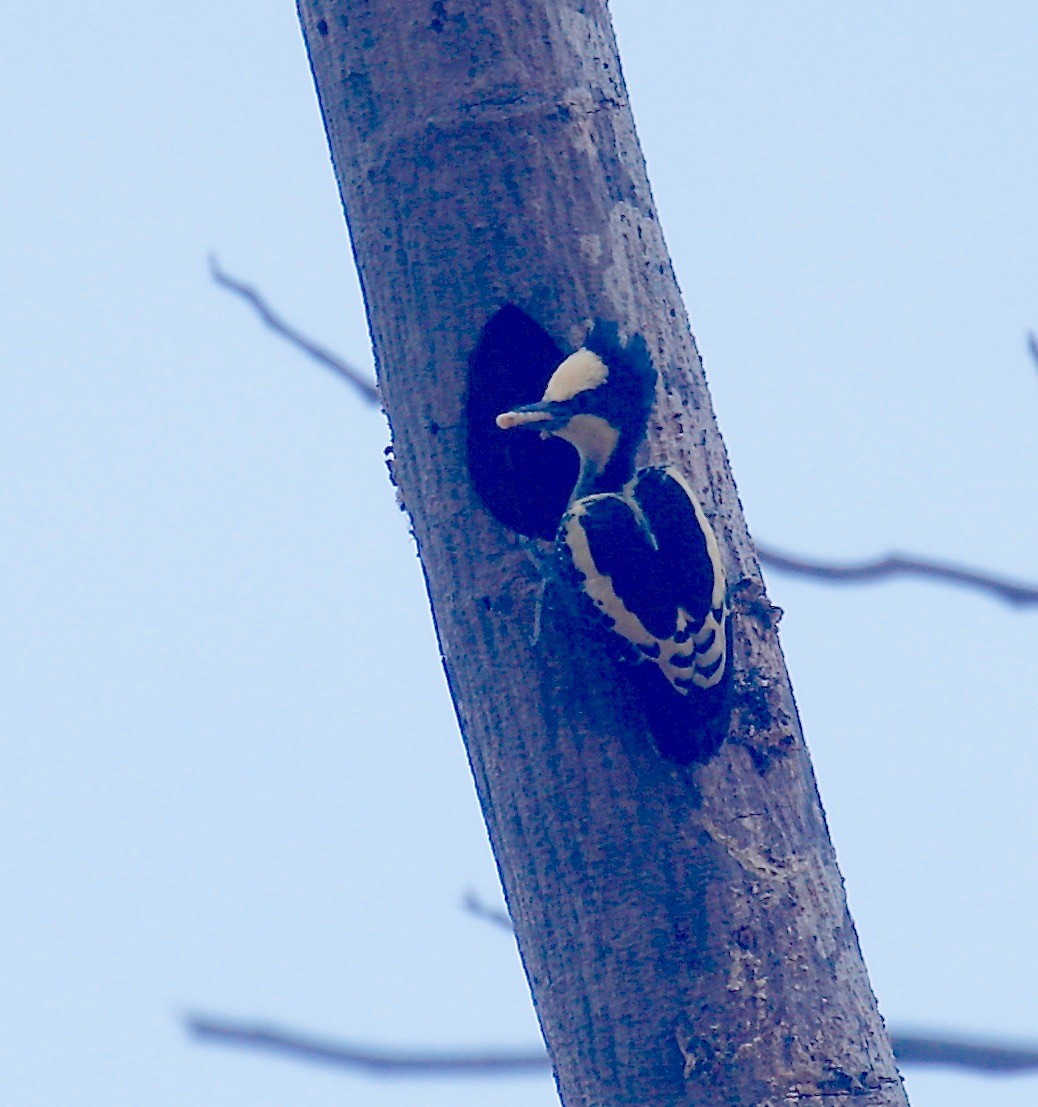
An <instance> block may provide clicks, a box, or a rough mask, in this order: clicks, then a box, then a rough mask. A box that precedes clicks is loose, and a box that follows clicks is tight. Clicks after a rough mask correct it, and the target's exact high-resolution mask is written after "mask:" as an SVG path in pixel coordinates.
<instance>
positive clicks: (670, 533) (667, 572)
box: [630, 468, 725, 629]
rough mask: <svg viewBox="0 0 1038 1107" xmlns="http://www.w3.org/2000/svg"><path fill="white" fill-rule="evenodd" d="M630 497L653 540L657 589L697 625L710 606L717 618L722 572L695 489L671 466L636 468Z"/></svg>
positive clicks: (721, 602) (719, 558)
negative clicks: (664, 593)
mask: <svg viewBox="0 0 1038 1107" xmlns="http://www.w3.org/2000/svg"><path fill="white" fill-rule="evenodd" d="M630 488H631V498H632V499H633V500H634V501H635V503H637V504H638V506H639V508H640V509H641V511H642V512H643V514H644V516H645V519H646V522H647V524H648V528H649V530H650V531H651V532H652V534H653V536H654V537H655V539H656V545H657V552H656V573H657V580H658V585H659V588H660V589H661V590H662V591H664V592H666V593H667V594H668V595H669V596H672V597H673V599H674V602H675V605H677V606H680V607H682V608H683V609H684V610H685V612H686V613H687V614H688V615H689V616H690V618H691V620H692V624H693V626H695V627H696V628H697V629H698V628H699V627H701V626H702V625H703V622H704V620H705V619H706V618H707V616H708V615H709V614H710V612H711V610H713V611H714V616H715V618H716V619H718V620H720V619H721V618H722V611H721V609H722V607H723V604H724V599H725V572H724V565H723V563H722V562H721V556H720V553H719V551H718V548H717V542H716V540H715V538H714V534H713V531H712V529H711V527H710V523H709V522H708V520H707V518H706V516H705V514H704V513H703V510H702V508H701V507H700V505H699V502H698V500H697V499H696V496H695V493H694V492H693V491H692V489H691V488H690V487H689V486H688V484H687V483H686V481H685V479H684V478H683V477H682V476H681V475H680V474H679V473H678V472H677V470H675V469H670V468H651V469H639V470H638V472H637V474H636V475H635V477H634V480H633V481H632V482H631V485H630Z"/></svg>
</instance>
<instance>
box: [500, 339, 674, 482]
mask: <svg viewBox="0 0 1038 1107" xmlns="http://www.w3.org/2000/svg"><path fill="white" fill-rule="evenodd" d="M655 383H656V371H655V370H654V369H653V367H652V363H651V361H650V360H649V357H648V352H647V350H646V349H645V343H644V341H643V340H642V339H641V338H640V337H638V338H633V339H631V340H630V341H629V342H628V343H627V344H626V345H623V344H621V343H620V340H619V336H618V333H617V327H616V324H615V323H613V324H609V323H596V324H595V326H594V328H593V329H592V331H591V333H590V334H589V335H588V336H587V338H586V339H585V342H584V345H583V346H581V348H580V349H579V350H577V351H575V352H574V353H572V354H570V355H569V357H567V358H566V359H565V360H564V361H563V362H562V363H561V364H560V365H559V366H558V368H557V369H556V370H555V372H554V373H552V375H551V379H550V380H549V381H548V386H547V388H546V389H545V390H544V395H543V396H542V397H541V399H540V400H539V401H538V402H537V403H534V404H525V405H523V406H521V407H516V408H513V409H512V410H511V411H503V412H502V413H501V414H500V415H498V417H497V425H498V426H499V427H500V428H501V429H502V430H512V429H514V428H517V427H519V428H523V427H525V428H527V429H529V430H535V431H539V432H540V434H541V437H542V438H547V437H548V436H549V435H554V436H555V437H556V438H561V439H563V440H564V441H566V442H569V443H570V444H571V445H572V446H574V447H575V448H576V450H577V452H578V453H579V454H580V463H581V480H580V482H579V483H578V486H577V491H578V492H580V493H581V494H586V493H587V492H588V491H589V490H590V487H591V484H593V482H594V481H595V480H596V478H597V477H598V476H599V475H600V474H602V473H604V472H605V471H606V470H607V469H614V470H616V477H617V480H618V482H619V483H618V484H617V487H619V486H620V485H622V484H623V483H624V481H626V480H627V479H628V478H629V476H630V475H631V473H632V472H633V468H634V454H635V451H636V450H637V449H638V446H639V445H640V444H641V442H642V440H643V439H644V437H645V432H646V428H647V426H648V421H649V412H650V411H651V409H652V402H653V397H654V393H655ZM613 483H616V482H615V481H614V482H613ZM575 494H576V493H575Z"/></svg>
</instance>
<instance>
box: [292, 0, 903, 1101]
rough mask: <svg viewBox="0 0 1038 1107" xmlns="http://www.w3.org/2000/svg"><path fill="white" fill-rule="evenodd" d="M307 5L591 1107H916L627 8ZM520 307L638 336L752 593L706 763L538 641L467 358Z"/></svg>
mask: <svg viewBox="0 0 1038 1107" xmlns="http://www.w3.org/2000/svg"><path fill="white" fill-rule="evenodd" d="M299 9H300V16H301V20H302V24H303V28H304V32H305V36H306V41H307V45H308V48H309V52H310V58H311V64H312V67H313V71H314V76H315V80H316V84H317V89H318V94H319V98H320V101H321V107H322V110H323V113H324V121H325V126H326V128H327V132H328V136H329V140H330V144H331V149H332V155H333V159H334V163H335V168H336V171H337V174H338V179H339V184H340V188H341V191H342V197H343V202H344V205H345V208H346V212H347V216H348V221H349V226H350V231H351V234H352V239H353V249H354V253H355V256H356V261H357V266H358V269H359V271H360V277H361V281H362V284H363V289H364V295H365V298H366V302H367V309H368V318H369V323H370V327H371V336H372V341H373V345H374V351H375V357H376V362H377V365H378V370H379V381H380V387H381V390H382V397H383V401H384V404H385V408H386V411H387V413H388V415H389V420H390V425H391V428H392V435H393V450H394V454H395V462H394V465H393V472H394V476H395V480H396V482H397V484H398V487H399V490H400V494H401V496H402V499H403V503H404V504H405V506H406V508H407V510H408V511H409V512H410V515H411V519H412V520H413V526H414V534H415V538H416V540H417V543H418V548H419V552H420V555H421V559H422V565H423V568H424V571H425V575H426V580H427V583H428V589H429V595H430V598H431V601H432V606H433V611H434V616H435V620H436V626H437V631H438V634H439V639H440V644H441V649H442V652H443V657H444V663H445V666H446V670H447V674H448V679H449V681H450V685H451V689H452V692H453V695H454V700H455V704H456V706H457V712H458V718H459V720H460V723H461V729H462V732H463V734H464V738H465V742H466V745H467V748H468V753H469V758H470V761H471V765H472V771H473V774H474V776H475V780H476V786H477V788H478V790H479V796H480V800H481V802H482V805H483V811H484V814H485V816H486V822H487V827H488V829H489V832H490V837H491V841H492V844H493V848H494V853H495V856H496V858H497V862H498V866H499V868H500V872H501V878H502V881H503V884H504V889H505V894H506V896H507V900H508V905H509V909H510V911H511V914H512V918H513V920H514V923H515V927H516V931H517V934H518V938H519V945H520V949H521V952H522V956H523V962H524V964H525V967H526V972H527V975H528V977H529V981H530V986H531V989H532V991H533V995H534V999H535V1003H536V1007H537V1012H538V1015H539V1017H540V1020H541V1025H542V1028H543V1031H544V1035H545V1038H546V1040H547V1042H548V1046H549V1050H550V1052H551V1056H552V1060H553V1063H554V1066H555V1071H556V1077H557V1081H558V1085H559V1089H560V1093H561V1096H562V1099H563V1102H564V1103H566V1104H567V1105H576V1104H588V1105H591V1104H594V1105H604V1104H640V1105H643V1107H649V1105H660V1107H663V1105H667V1107H673V1105H675V1104H693V1103H694V1104H698V1105H720V1104H743V1105H746V1107H750V1105H763V1104H796V1103H801V1102H803V1103H810V1104H813V1105H818V1104H845V1103H847V1102H848V1101H854V1102H860V1103H867V1104H876V1105H878V1104H884V1105H886V1104H890V1105H894V1104H905V1103H906V1099H905V1096H904V1092H903V1090H902V1087H901V1082H900V1079H899V1077H898V1075H897V1072H896V1069H895V1067H894V1062H893V1057H892V1054H891V1051H890V1046H889V1042H888V1040H887V1036H886V1033H885V1031H884V1028H883V1025H882V1022H881V1020H880V1018H879V1016H878V1014H877V1011H876V1006H875V1001H874V999H873V996H872V992H871V990H870V987H869V982H868V978H867V976H866V972H865V968H864V965H863V962H862V959H861V954H860V952H859V948H858V943H857V938H856V935H855V932H854V927H853V924H852V922H851V919H850V917H849V915H848V913H847V907H846V903H845V899H844V892H843V886H842V882H841V878H840V875H839V872H838V870H837V866H836V861H835V857H834V854H833V850H832V847H831V845H830V843H829V838H828V833H827V829H826V826H825V820H824V816H823V813H822V809H821V806H820V803H819V799H818V795H817V791H816V788H815V783H814V778H813V775H812V771H811V766H810V763H809V760H808V757H807V753H806V750H805V748H804V744H803V741H802V738H801V735H800V731H799V724H798V722H797V716H796V709H795V706H794V703H793V697H792V693H791V691H790V686H789V682H788V678H787V675H786V671H785V667H784V663H783V660H782V656H781V653H780V650H779V645H778V641H777V638H776V634H775V630H774V626H773V622H772V619H771V618H770V615H771V609H770V607H769V605H768V604H767V602H766V600H764V599H763V598H762V597H763V593H762V590H761V589H760V576H759V571H758V567H757V564H756V560H755V557H754V551H753V545H752V543H751V541H750V538H749V536H748V534H747V531H746V526H745V523H744V521H743V517H742V513H741V509H740V505H739V501H738V497H737V494H736V490H735V486H734V484H733V482H732V478H731V474H730V472H729V469H728V463H727V459H726V456H725V452H724V447H723V444H722V442H721V438H720V435H719V433H718V430H717V427H716V425H715V422H714V416H713V412H712V409H711V405H710V399H709V396H708V394H707V389H706V383H705V380H704V376H703V371H702V366H701V363H700V359H699V356H698V354H697V351H696V348H695V345H694V342H693V340H692V338H691V335H690V331H689V326H688V321H687V319H686V315H685V311H684V308H683V306H682V303H681V299H680V295H679V292H678V288H677V285H676V282H675V279H674V274H673V271H672V268H671V264H670V261H669V259H668V256H667V252H666V249H665V246H664V242H663V237H662V234H661V231H660V226H659V222H658V219H657V216H656V212H655V209H654V207H653V202H652V196H651V194H650V190H649V186H648V182H647V179H646V175H645V168H644V163H643V159H642V155H641V152H640V149H639V146H638V141H637V138H636V135H635V131H634V124H633V120H632V116H631V113H630V109H629V106H628V101H627V96H626V92H625V89H624V86H623V82H622V78H621V74H620V66H619V61H618V58H617V53H616V46H615V42H614V39H613V33H612V28H611V24H610V20H609V16H608V12H607V10H606V7H605V4H604V3H600V2H596V0H492V2H486V0H464V2H458V0H436V2H428V0H410V2H407V3H404V2H402V0H300V3H299ZM509 302H510V303H513V304H516V305H518V306H519V307H521V308H522V309H523V310H524V311H525V312H527V313H528V314H529V315H530V316H532V317H533V318H534V319H536V320H537V321H538V322H539V323H540V324H541V325H542V326H543V327H544V328H546V330H547V331H548V332H549V333H550V334H552V335H553V336H554V337H555V338H556V340H557V341H558V342H560V343H561V344H562V345H563V346H565V347H568V348H572V347H573V346H575V345H577V344H578V343H579V341H580V339H581V337H582V335H583V334H584V332H585V329H586V327H587V326H588V324H589V322H590V321H591V320H592V319H593V318H595V317H600V318H604V319H612V320H615V321H617V322H619V323H620V324H621V325H622V326H623V327H624V328H626V329H627V330H629V331H636V332H640V333H641V334H642V335H644V337H645V339H646V341H647V342H648V344H649V348H650V350H651V352H652V355H653V357H654V359H655V362H656V365H657V368H658V369H659V370H660V373H661V378H662V382H661V387H660V392H659V396H658V406H657V411H656V415H655V418H654V421H653V425H652V427H651V428H650V437H651V447H650V449H651V460H653V461H659V460H664V459H665V460H667V461H669V462H672V463H675V464H677V465H678V466H680V467H681V469H682V470H683V472H685V473H686V474H688V475H689V477H690V479H691V481H692V484H693V486H694V487H695V488H696V489H697V490H698V491H699V493H700V495H701V497H702V500H703V503H704V505H705V506H706V508H707V511H708V513H709V514H710V515H711V516H712V518H713V519H714V522H715V526H716V529H717V532H718V535H719V538H720V540H721V543H722V546H723V549H724V551H725V556H726V558H727V561H728V565H729V571H730V579H731V580H733V581H736V582H738V581H742V582H743V584H742V587H741V595H742V597H743V603H742V607H741V611H740V614H739V617H738V619H737V624H736V625H737V632H736V638H737V657H736V663H737V673H738V680H739V688H740V697H741V705H740V710H739V712H738V716H737V720H736V724H735V725H734V726H733V731H732V734H731V737H730V738H729V740H728V742H727V743H726V744H725V745H724V747H723V748H722V750H721V753H720V754H719V755H718V756H716V757H715V758H713V759H712V760H711V761H710V762H709V763H708V764H706V765H704V766H698V767H692V768H681V767H675V766H673V765H671V764H669V763H668V762H666V761H663V760H661V759H660V757H659V756H658V754H657V753H656V751H655V748H654V746H653V743H652V741H651V739H650V737H649V735H648V733H647V730H646V728H645V724H644V716H643V715H642V713H641V711H640V709H639V706H638V704H637V702H636V701H635V700H633V698H632V693H631V689H630V687H629V685H628V684H627V683H626V682H625V681H624V680H623V679H622V674H620V673H619V672H618V670H617V668H616V666H615V665H614V664H613V663H612V662H611V660H610V659H609V657H608V654H607V652H606V651H605V650H604V649H603V648H602V645H601V642H600V640H599V637H598V636H595V635H593V634H590V633H589V634H586V635H585V634H584V633H583V631H582V629H581V627H580V626H574V624H573V621H572V617H571V614H570V613H568V611H567V610H566V605H565V604H561V605H555V604H553V603H551V602H549V603H548V604H546V605H545V609H544V613H543V620H542V624H543V625H542V628H541V634H540V636H539V638H538V639H537V641H536V642H532V641H531V639H532V630H533V625H534V618H535V607H536V601H537V593H538V589H537V587H536V586H537V583H538V575H537V571H536V568H535V567H534V565H533V563H532V561H531V558H530V557H529V556H528V548H529V547H530V546H531V543H530V542H529V541H528V540H523V539H520V538H519V537H518V536H517V535H516V534H514V533H513V532H511V531H509V530H508V529H506V528H505V527H503V526H502V525H501V524H499V523H498V522H497V521H496V520H495V519H494V518H493V517H492V516H491V515H490V514H489V513H488V512H487V510H486V509H485V507H484V506H483V504H482V503H481V502H480V501H479V499H478V498H477V496H476V495H475V494H474V492H473V490H472V482H471V479H470V473H469V470H468V466H467V462H466V449H465V418H464V411H465V395H466V388H467V363H468V358H469V355H470V354H471V352H472V350H473V348H474V347H475V345H476V343H477V341H478V339H479V335H480V331H481V328H482V327H483V326H484V325H485V323H486V322H487V320H488V319H489V318H490V317H491V316H492V315H493V313H494V312H495V311H496V310H497V309H498V308H500V307H501V306H502V305H503V304H505V303H509ZM534 398H536V397H530V399H534ZM540 548H541V549H546V548H547V547H546V546H543V545H542V546H541V547H540ZM758 597H760V598H758ZM421 740H422V737H421V736H420V735H416V736H415V741H421Z"/></svg>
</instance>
